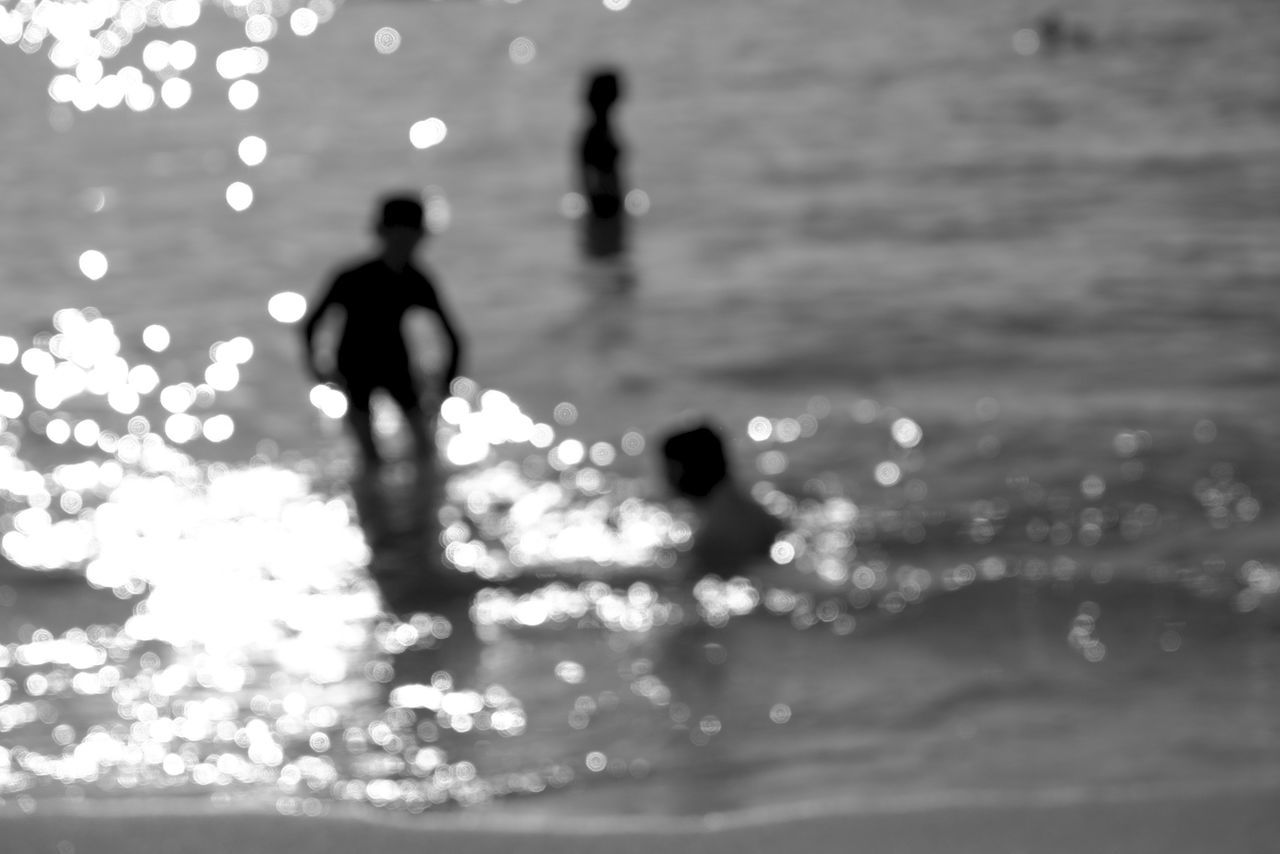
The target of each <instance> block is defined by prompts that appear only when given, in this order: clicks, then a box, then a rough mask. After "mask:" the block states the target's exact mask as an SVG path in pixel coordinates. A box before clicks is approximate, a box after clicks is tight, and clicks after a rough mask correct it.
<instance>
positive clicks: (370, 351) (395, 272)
mask: <svg viewBox="0 0 1280 854" xmlns="http://www.w3.org/2000/svg"><path fill="white" fill-rule="evenodd" d="M375 232H376V233H377V236H378V240H379V242H380V244H381V245H380V248H379V251H378V254H377V255H376V256H375V257H373V258H371V259H369V260H366V261H362V262H360V263H359V264H356V265H354V266H351V267H348V268H346V269H344V270H343V271H342V272H340V273H339V274H338V275H337V276H336V277H335V278H334V280H333V282H332V284H330V285H329V289H328V290H327V291H326V292H325V295H324V297H323V298H322V299H321V300H320V302H319V303H317V304H316V305H315V307H314V308H313V309H312V310H311V311H310V313H309V314H308V316H307V319H306V322H305V323H304V324H303V327H302V329H303V337H304V342H305V345H306V358H307V367H308V368H309V369H310V371H311V373H312V374H313V375H314V376H315V377H316V378H317V379H318V380H320V381H321V382H333V383H335V384H337V385H339V386H340V387H341V388H342V390H343V391H344V392H345V393H346V396H347V416H346V417H347V423H348V424H349V425H350V426H351V430H352V432H353V433H354V434H355V437H356V441H357V442H358V443H359V446H360V454H361V458H362V460H363V463H364V472H365V473H366V474H373V473H375V472H376V471H377V470H378V469H379V467H380V466H381V464H382V457H381V455H380V454H379V452H378V446H377V443H376V442H375V441H374V435H373V423H372V420H371V418H370V414H369V399H370V396H371V394H372V393H373V391H374V390H375V389H383V390H384V391H386V392H387V393H388V394H390V395H391V397H392V398H393V399H394V400H395V402H396V403H397V404H398V405H399V407H400V409H401V411H403V413H404V416H405V421H406V422H407V423H408V426H409V430H410V432H411V434H412V436H413V442H414V448H415V450H416V452H417V456H418V460H419V461H420V462H422V461H425V460H429V459H431V457H432V456H433V453H434V448H433V444H432V439H431V437H430V435H429V434H428V427H429V425H428V419H427V418H426V417H425V416H424V413H423V410H422V403H421V400H420V398H421V395H422V392H423V389H422V388H420V384H419V381H418V380H417V378H416V377H415V376H414V371H413V366H412V364H411V361H410V358H409V349H408V345H407V344H406V342H405V339H404V333H403V331H402V324H403V321H404V316H405V313H406V312H408V311H409V310H410V309H413V308H422V309H425V310H426V311H428V312H430V313H431V314H433V315H435V317H436V319H437V320H438V321H439V325H440V328H441V330H442V331H443V333H444V336H445V338H446V339H447V342H448V349H449V356H448V363H447V366H446V368H445V371H444V374H443V376H442V377H441V380H440V386H439V388H438V389H431V390H430V391H434V392H436V393H438V394H439V395H440V396H441V398H442V399H443V398H444V397H447V396H448V395H449V387H450V384H451V383H452V382H453V380H454V379H455V378H456V377H457V376H458V369H459V365H460V364H461V360H462V342H461V340H460V339H459V337H458V333H457V330H456V328H455V326H454V325H453V322H452V321H451V320H450V318H449V314H448V312H446V311H445V309H444V307H443V306H442V305H441V303H440V298H439V296H438V294H437V293H436V289H435V287H434V286H433V285H432V283H431V280H430V278H428V277H427V275H426V274H425V273H423V272H422V271H421V270H420V269H419V268H418V267H417V266H415V264H414V262H413V255H414V251H415V250H416V249H417V248H418V245H419V244H420V243H421V242H422V241H423V239H424V238H425V237H426V235H427V231H426V228H425V226H424V222H423V208H422V204H421V203H420V202H419V201H418V200H417V199H416V198H413V197H410V196H390V197H387V198H385V199H383V201H382V205H381V216H380V219H379V220H378V222H377V225H376V227H375ZM335 308H336V309H339V310H341V312H342V313H343V315H344V319H343V325H342V334H341V337H340V339H339V343H338V348H337V359H336V362H335V365H334V369H333V370H323V369H321V368H320V367H319V366H318V365H317V363H316V352H315V334H316V329H317V327H318V326H319V324H320V321H321V319H322V318H323V317H324V316H325V315H326V314H327V313H328V312H329V311H330V310H331V309H335Z"/></svg>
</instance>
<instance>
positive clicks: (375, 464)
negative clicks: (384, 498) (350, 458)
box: [343, 381, 382, 474]
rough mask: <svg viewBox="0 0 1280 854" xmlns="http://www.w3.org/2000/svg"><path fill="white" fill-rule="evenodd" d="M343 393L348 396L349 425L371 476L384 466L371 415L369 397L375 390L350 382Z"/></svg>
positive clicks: (365, 470) (362, 461) (366, 471)
mask: <svg viewBox="0 0 1280 854" xmlns="http://www.w3.org/2000/svg"><path fill="white" fill-rule="evenodd" d="M343 391H344V392H346V395H347V424H348V425H350V427H351V432H352V433H353V434H355V437H356V445H357V446H358V447H359V449H360V461H361V463H362V465H363V468H364V472H365V474H371V473H373V472H375V471H377V470H378V469H379V468H380V467H381V466H382V456H381V455H380V454H379V453H378V443H377V442H376V441H374V438H373V417H372V416H371V415H370V414H369V397H370V395H371V394H372V393H373V389H371V388H369V387H368V386H367V385H366V384H364V383H359V382H350V381H348V382H347V383H346V384H345V388H344V389H343Z"/></svg>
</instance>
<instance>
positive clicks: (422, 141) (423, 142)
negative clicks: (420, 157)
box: [409, 116, 449, 149]
mask: <svg viewBox="0 0 1280 854" xmlns="http://www.w3.org/2000/svg"><path fill="white" fill-rule="evenodd" d="M448 133H449V129H448V127H446V126H445V123H444V122H443V121H441V120H440V119H437V118H435V117H434V116H433V117H431V118H429V119H423V120H422V121H420V122H414V123H413V125H412V126H411V127H410V128H409V142H411V143H412V144H413V147H414V148H419V149H422V148H431V147H432V146H433V145H439V144H440V143H442V142H444V138H445V137H446V136H447V135H448Z"/></svg>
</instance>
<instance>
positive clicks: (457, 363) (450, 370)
mask: <svg viewBox="0 0 1280 854" xmlns="http://www.w3.org/2000/svg"><path fill="white" fill-rule="evenodd" d="M435 313H436V317H438V318H440V328H441V329H442V330H444V334H445V337H446V338H448V339H449V364H448V367H447V368H445V375H444V388H443V389H442V390H441V396H442V397H448V396H449V387H450V386H451V385H452V384H453V381H454V380H455V379H457V377H458V372H459V371H460V370H461V367H462V338H461V337H460V336H459V335H458V331H457V329H456V328H455V327H454V325H453V322H452V321H451V320H450V319H449V313H448V312H446V311H445V310H444V306H442V305H441V304H440V301H439V300H436V305H435Z"/></svg>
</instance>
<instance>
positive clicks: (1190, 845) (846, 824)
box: [0, 789, 1280, 854]
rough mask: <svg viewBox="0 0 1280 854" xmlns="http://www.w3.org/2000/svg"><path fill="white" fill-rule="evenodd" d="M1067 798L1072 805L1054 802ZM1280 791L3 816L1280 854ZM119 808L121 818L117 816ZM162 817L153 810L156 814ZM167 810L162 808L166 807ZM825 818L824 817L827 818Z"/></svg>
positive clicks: (328, 839) (436, 844)
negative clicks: (574, 813)
mask: <svg viewBox="0 0 1280 854" xmlns="http://www.w3.org/2000/svg"><path fill="white" fill-rule="evenodd" d="M1055 800H1058V801H1060V802H1054V801H1055ZM1277 802H1280V790H1277V789H1263V790H1253V791H1248V792H1234V793H1216V794H1212V795H1207V796H1206V795H1194V794H1181V795H1171V796H1161V797H1158V798H1155V799H1146V798H1145V797H1143V798H1139V799H1137V800H1130V799H1127V798H1117V799H1113V800H1110V801H1109V802H1104V803H1099V802H1092V801H1090V802H1080V801H1079V800H1078V799H1076V798H1075V797H1073V796H1072V795H1071V794H1069V793H1064V794H1062V795H1061V796H1059V798H1055V799H1050V800H1049V801H1048V802H1043V803H1039V804H1017V805H1008V804H1007V803H1006V804H1004V805H995V804H993V805H982V804H981V799H977V802H976V803H974V804H969V805H965V806H947V807H935V806H929V805H927V804H911V805H907V807H906V808H905V809H902V808H893V807H892V806H889V807H887V808H877V809H874V810H871V811H866V810H865V809H854V808H852V807H850V808H849V809H841V808H840V807H839V805H837V804H827V805H823V806H817V805H813V806H811V807H808V808H806V809H805V810H804V812H808V813H810V814H802V813H796V812H795V811H791V814H790V815H785V814H776V813H775V812H774V811H770V810H768V809H764V810H756V811H749V812H739V813H733V814H724V815H711V816H707V817H703V818H692V819H674V820H673V819H662V820H660V821H659V820H653V819H630V818H615V817H608V816H591V817H586V818H583V819H582V820H580V821H579V820H575V819H573V818H571V817H570V818H566V817H556V818H547V817H527V818H525V817H515V816H509V815H507V816H497V815H494V814H485V813H484V812H480V811H470V812H467V813H463V814H453V815H447V816H446V815H438V814H437V815H432V816H429V817H424V816H407V815H404V814H388V813H374V812H368V813H360V814H359V815H352V816H348V817H344V818H340V817H336V816H322V817H311V818H302V817H286V816H281V815H275V814H271V813H267V812H252V811H243V810H238V809H226V810H220V809H218V808H210V807H200V806H198V805H194V804H190V803H189V802H185V801H182V802H177V803H164V802H160V803H159V804H157V802H155V801H151V802H142V801H131V802H129V803H127V804H112V805H110V806H111V808H112V809H114V810H117V811H116V812H115V813H114V814H109V815H108V814H105V813H104V809H103V807H104V806H106V805H103V804H95V805H93V806H92V807H86V808H76V807H74V806H68V805H66V803H65V802H64V804H62V805H57V804H44V805H41V807H40V809H39V812H37V813H35V814H32V815H23V814H21V813H20V812H19V811H18V810H17V809H16V808H15V807H14V806H13V805H12V804H10V805H8V806H7V807H5V808H3V812H0V834H2V835H3V838H4V839H5V849H6V850H8V851H12V852H15V854H16V852H37V851H58V852H60V854H66V852H81V854H86V853H87V852H93V853H94V854H113V852H124V851H136V850H138V843H139V841H140V840H143V839H145V840H146V842H147V845H146V850H148V851H152V852H165V854H203V852H219V853H221V852H226V851H237V852H242V854H254V852H275V851H280V850H283V849H284V848H285V847H288V848H290V849H292V850H295V851H307V852H311V853H312V854H322V852H335V854H337V852H350V851H358V850H365V851H369V850H380V851H390V850H415V849H418V848H423V847H428V846H429V847H431V848H433V849H435V850H440V851H449V852H458V854H467V853H468V852H528V853H529V854H538V852H557V854H568V853H569V852H578V851H582V852H588V851H591V852H594V851H601V850H606V849H607V850H609V851H612V852H617V854H630V852H642V851H652V850H654V849H656V848H662V849H665V850H667V851H672V852H675V851H679V852H699V854H718V852H726V853H727V852H733V854H745V852H757V851H758V852H775V851H780V850H784V849H791V850H804V851H855V852H876V854H891V852H903V853H904V854H905V852H930V851H941V850H945V851H947V852H950V853H951V854H966V852H974V854H979V852H981V854H993V852H1002V853H1003V852H1008V854H1015V852H1037V853H1038V854H1054V852H1064V854H1066V852H1072V853H1073V854H1074V852H1078V851H1122V852H1127V854H1144V852H1153V854H1155V852H1160V854H1167V852H1184V851H1185V852H1204V851H1215V852H1223V854H1228V853H1230V854H1234V853H1235V852H1264V851H1273V850H1274V845H1275V840H1276V839H1277V837H1278V836H1280V811H1277V810H1276V809H1275V805H1276V803H1277ZM117 808H118V809H117ZM149 810H150V811H149ZM158 810H160V811H158ZM819 810H824V811H825V812H824V813H820V812H819Z"/></svg>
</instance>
